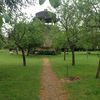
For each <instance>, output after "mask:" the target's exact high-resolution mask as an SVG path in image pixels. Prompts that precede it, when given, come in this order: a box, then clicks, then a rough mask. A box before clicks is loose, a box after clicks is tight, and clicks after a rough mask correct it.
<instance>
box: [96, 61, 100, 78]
mask: <svg viewBox="0 0 100 100" xmlns="http://www.w3.org/2000/svg"><path fill="white" fill-rule="evenodd" d="M99 74H100V59H99V64H98V68H97V73H96V78H97V79H98V78H99Z"/></svg>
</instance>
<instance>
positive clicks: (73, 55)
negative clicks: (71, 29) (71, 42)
mask: <svg viewBox="0 0 100 100" xmlns="http://www.w3.org/2000/svg"><path fill="white" fill-rule="evenodd" d="M72 65H73V66H74V65H75V50H74V47H73V48H72Z"/></svg>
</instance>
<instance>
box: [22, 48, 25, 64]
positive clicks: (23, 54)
mask: <svg viewBox="0 0 100 100" xmlns="http://www.w3.org/2000/svg"><path fill="white" fill-rule="evenodd" d="M21 51H22V57H23V66H26V57H25V52H24V50H23V49H21Z"/></svg>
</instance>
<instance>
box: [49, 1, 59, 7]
mask: <svg viewBox="0 0 100 100" xmlns="http://www.w3.org/2000/svg"><path fill="white" fill-rule="evenodd" d="M49 1H50V3H51V5H52V6H53V7H54V8H56V7H58V6H59V5H60V4H61V0H49Z"/></svg>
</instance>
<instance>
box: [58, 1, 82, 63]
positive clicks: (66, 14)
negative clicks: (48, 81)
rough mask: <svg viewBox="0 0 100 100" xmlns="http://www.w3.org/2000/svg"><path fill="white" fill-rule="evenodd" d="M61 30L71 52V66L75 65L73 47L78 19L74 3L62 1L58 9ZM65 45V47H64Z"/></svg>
mask: <svg viewBox="0 0 100 100" xmlns="http://www.w3.org/2000/svg"><path fill="white" fill-rule="evenodd" d="M58 13H59V16H60V24H61V28H62V30H64V32H65V33H66V39H67V42H66V44H68V47H70V49H71V51H72V65H75V52H74V51H75V47H76V44H77V40H78V34H79V27H80V17H79V11H78V9H77V7H76V4H75V3H74V2H72V3H71V2H70V1H69V0H66V1H63V5H61V7H60V8H59V9H58ZM66 44H65V45H66Z"/></svg>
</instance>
